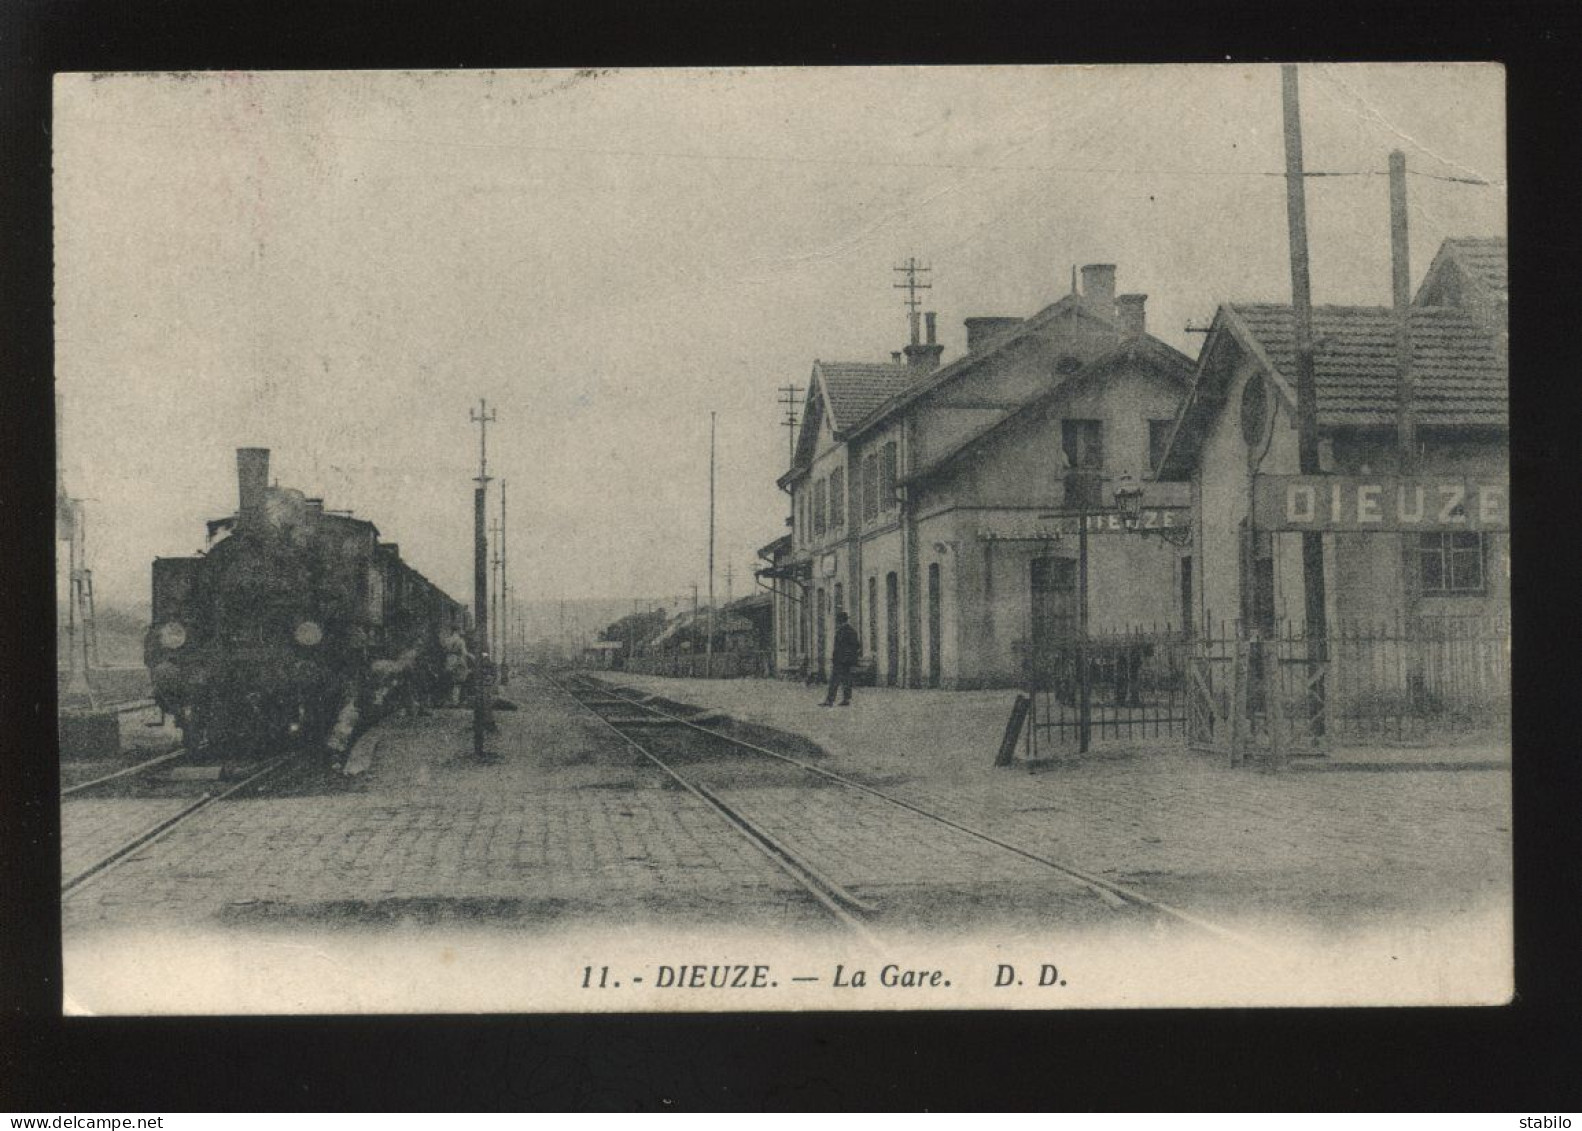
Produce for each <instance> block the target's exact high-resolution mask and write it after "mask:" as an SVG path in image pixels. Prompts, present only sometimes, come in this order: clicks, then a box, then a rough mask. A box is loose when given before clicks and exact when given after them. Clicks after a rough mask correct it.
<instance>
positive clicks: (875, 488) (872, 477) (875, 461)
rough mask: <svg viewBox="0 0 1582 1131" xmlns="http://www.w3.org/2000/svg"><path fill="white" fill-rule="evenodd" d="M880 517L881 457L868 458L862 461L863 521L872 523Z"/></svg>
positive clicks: (872, 456)
mask: <svg viewBox="0 0 1582 1131" xmlns="http://www.w3.org/2000/svg"><path fill="white" fill-rule="evenodd" d="M878 517H879V457H878V456H877V455H871V456H868V457H867V458H866V459H864V460H863V461H862V520H863V521H864V522H872V521H873V520H874V519H876V518H878Z"/></svg>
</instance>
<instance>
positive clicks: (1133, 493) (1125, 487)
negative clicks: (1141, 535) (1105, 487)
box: [1115, 471, 1143, 531]
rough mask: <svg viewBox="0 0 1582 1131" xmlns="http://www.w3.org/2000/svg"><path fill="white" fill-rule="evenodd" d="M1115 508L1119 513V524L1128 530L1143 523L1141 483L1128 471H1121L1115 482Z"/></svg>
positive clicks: (1134, 528)
mask: <svg viewBox="0 0 1582 1131" xmlns="http://www.w3.org/2000/svg"><path fill="white" fill-rule="evenodd" d="M1115 509H1116V510H1118V511H1120V513H1121V525H1122V526H1124V527H1126V529H1127V530H1128V531H1133V530H1136V529H1137V528H1138V527H1140V526H1142V523H1143V485H1142V484H1141V483H1139V482H1137V480H1136V479H1134V478H1132V473H1131V472H1129V471H1126V472H1122V473H1121V477H1120V478H1119V479H1118V480H1116V483H1115Z"/></svg>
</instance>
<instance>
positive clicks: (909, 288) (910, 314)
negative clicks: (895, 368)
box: [891, 255, 934, 346]
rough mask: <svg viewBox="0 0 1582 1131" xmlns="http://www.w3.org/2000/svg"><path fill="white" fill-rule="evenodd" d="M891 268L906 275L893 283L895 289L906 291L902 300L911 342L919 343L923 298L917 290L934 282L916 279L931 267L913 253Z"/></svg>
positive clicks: (930, 285)
mask: <svg viewBox="0 0 1582 1131" xmlns="http://www.w3.org/2000/svg"><path fill="white" fill-rule="evenodd" d="M891 270H893V271H899V272H901V273H902V274H903V275H905V276H906V282H904V283H896V284H894V288H895V289H896V290H903V291H905V292H906V299H905V300H904V301H905V305H906V318H907V322H908V323H909V324H910V326H911V330H912V344H913V345H914V346H915V345H921V344H922V333H921V331H920V329H919V323H918V319H919V317H920V315H919V314H918V311H919V310H920V309H922V305H923V300H922V299H920V298H918V297H917V292H918V291H927V290H932V289H933V286H934V284H933V283H924V282H920V281H918V276H919V275H926V274H928V272H930V271H932V270H933V268H932V267H925V266H923V264H921V263H919V262H918V261H917V257H916V256H915V255H913V256H908V257H907V260H906V262H905V263H903V264H901V266H899V267H893V268H891Z"/></svg>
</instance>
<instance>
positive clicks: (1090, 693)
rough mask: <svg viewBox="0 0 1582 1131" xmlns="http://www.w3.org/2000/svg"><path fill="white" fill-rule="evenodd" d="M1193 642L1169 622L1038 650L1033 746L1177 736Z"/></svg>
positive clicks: (1032, 668) (1032, 689) (1033, 665)
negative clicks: (1160, 625)
mask: <svg viewBox="0 0 1582 1131" xmlns="http://www.w3.org/2000/svg"><path fill="white" fill-rule="evenodd" d="M1192 648H1193V643H1192V640H1191V638H1190V637H1189V636H1187V635H1186V634H1184V633H1181V632H1177V631H1172V630H1171V629H1169V628H1165V629H1163V630H1159V629H1141V628H1138V629H1131V630H1127V631H1121V632H1106V633H1097V634H1093V635H1091V636H1089V637H1088V639H1087V640H1086V641H1079V640H1074V639H1073V640H1062V641H1060V642H1059V643H1057V644H1053V645H1048V646H1045V647H1042V648H1038V649H1034V650H1032V651H1031V653H1030V657H1029V662H1028V688H1029V697H1030V698H1031V700H1032V710H1031V713H1030V719H1029V725H1028V743H1029V749H1030V753H1031V754H1032V755H1033V756H1035V757H1036V756H1037V752H1038V749H1039V747H1040V744H1054V745H1056V746H1060V745H1065V744H1076V745H1078V746H1081V747H1086V746H1087V745H1089V744H1091V743H1093V742H1099V741H1104V740H1110V739H1122V740H1140V739H1153V738H1173V737H1180V736H1181V735H1183V734H1185V733H1186V725H1187V718H1188V716H1187V710H1188V701H1187V695H1186V691H1187V680H1188V666H1189V664H1190V661H1191V658H1192Z"/></svg>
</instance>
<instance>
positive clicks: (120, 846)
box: [60, 750, 299, 899]
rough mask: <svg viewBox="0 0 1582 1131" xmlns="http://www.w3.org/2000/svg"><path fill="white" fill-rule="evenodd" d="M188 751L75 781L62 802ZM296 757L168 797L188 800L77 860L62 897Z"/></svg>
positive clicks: (63, 884)
mask: <svg viewBox="0 0 1582 1131" xmlns="http://www.w3.org/2000/svg"><path fill="white" fill-rule="evenodd" d="M187 753H188V751H186V750H175V751H172V752H171V753H169V754H164V755H161V756H160V757H158V758H151V759H149V760H148V761H146V762H142V763H139V764H138V765H135V766H128V767H127V768H125V769H123V770H119V771H117V772H115V773H113V774H106V775H105V776H104V777H101V778H96V779H94V780H93V781H89V782H83V783H81V784H80V785H75V786H72V787H71V788H69V789H65V790H62V791H61V800H62V804H63V806H64V805H65V803H66V801H67V799H68V798H69V797H79V798H80V797H81V796H82V794H83V793H85V792H86V791H88V790H91V789H94V788H96V787H99V786H104V785H106V784H108V783H111V782H115V781H124V780H125V779H128V778H130V777H132V776H135V775H137V774H142V773H147V772H148V771H149V770H152V769H154V768H156V767H158V766H161V765H164V764H166V763H168V762H173V761H176V760H178V759H179V758H181V757H184V756H185V755H186V754H187ZM298 757H299V755H295V754H285V755H281V756H279V757H276V758H273V759H270V760H269V761H268V762H266V763H265V764H264V765H262V766H260V767H259V768H258V769H255V770H253V771H252V772H251V773H250V774H248V775H247V776H246V777H244V778H242V779H241V780H240V781H238V782H236V783H234V784H232V785H229V786H227V787H226V788H224V789H220V790H207V791H205V792H204V793H203V794H202V795H200V796H199V797H197V798H194V799H191V800H190V801H188V800H187V799H185V798H180V799H171V800H172V802H173V803H179V802H180V801H187V803H186V804H184V805H180V807H179V808H177V809H175V810H174V811H171V812H164V813H161V814H159V815H158V817H157V819H156V820H154V822H153V823H152V824H151V825H148V826H146V827H143V828H141V829H139V830H138V831H137V832H136V833H134V834H132V835H131V836H128V837H125V838H122V839H119V840H117V841H116V842H114V844H113V845H112V846H111V847H109V848H108V849H98V850H96V851H94V852H93V853H92V854H91V856H90V857H89V859H88V860H87V861H85V862H82V863H77V864H76V865H75V867H74V868H73V871H72V873H71V874H70V875H69V876H63V877H62V879H61V885H60V893H61V898H62V899H66V898H67V897H69V896H70V895H72V894H73V893H74V892H76V891H77V890H79V889H80V888H81V887H82V885H84V884H86V883H87V882H89V881H90V880H93V879H95V878H97V877H99V876H101V875H103V874H104V873H105V872H106V871H107V870H109V869H111V868H113V867H114V866H115V865H117V864H119V863H120V862H121V861H122V860H124V859H126V858H127V857H128V856H130V855H131V854H132V853H134V852H136V851H137V850H138V849H140V848H143V847H145V846H147V845H150V844H153V843H155V842H157V841H159V840H161V839H163V838H164V837H166V836H168V835H169V834H170V833H171V831H173V830H174V829H175V828H176V827H177V826H179V825H181V824H182V823H183V822H185V821H187V820H190V819H191V818H192V817H193V816H195V815H197V814H198V813H200V812H202V811H203V810H205V809H207V808H209V807H210V806H211V805H213V804H215V803H216V802H219V801H224V800H226V799H227V798H229V797H232V796H235V795H236V794H238V793H241V792H242V791H243V790H246V789H248V788H249V787H253V786H256V785H258V784H260V783H262V782H263V781H264V780H265V779H266V778H268V777H270V776H272V775H273V774H274V773H276V772H277V771H279V770H280V769H281V768H283V767H284V766H286V765H287V764H288V763H291V762H294V761H296V760H297V758H298ZM64 820H65V812H64V809H63V812H62V823H63V824H64Z"/></svg>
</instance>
